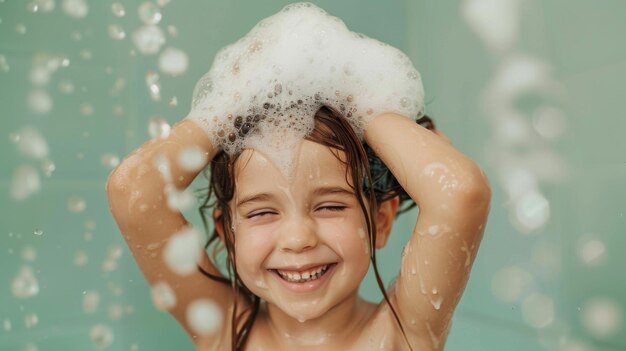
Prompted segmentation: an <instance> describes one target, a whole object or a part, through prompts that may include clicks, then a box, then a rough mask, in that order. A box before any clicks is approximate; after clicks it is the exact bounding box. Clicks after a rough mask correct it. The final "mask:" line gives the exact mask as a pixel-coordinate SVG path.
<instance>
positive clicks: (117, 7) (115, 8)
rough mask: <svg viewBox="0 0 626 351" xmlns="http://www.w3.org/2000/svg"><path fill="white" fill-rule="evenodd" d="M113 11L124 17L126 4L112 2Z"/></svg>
mask: <svg viewBox="0 0 626 351" xmlns="http://www.w3.org/2000/svg"><path fill="white" fill-rule="evenodd" d="M111 12H113V14H114V15H115V16H117V17H124V15H126V10H125V9H124V5H122V4H121V3H119V2H114V3H112V4H111Z"/></svg>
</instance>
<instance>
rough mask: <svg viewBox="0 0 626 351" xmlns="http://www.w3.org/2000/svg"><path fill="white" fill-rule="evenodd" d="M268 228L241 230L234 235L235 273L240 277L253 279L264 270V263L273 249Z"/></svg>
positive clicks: (270, 231)
mask: <svg viewBox="0 0 626 351" xmlns="http://www.w3.org/2000/svg"><path fill="white" fill-rule="evenodd" d="M271 233H272V230H271V229H269V228H266V229H262V228H254V229H243V228H242V230H241V232H240V233H236V234H235V252H236V255H237V272H238V273H239V275H240V276H241V277H242V279H243V277H244V276H246V277H254V276H256V275H257V273H258V271H259V270H262V269H264V262H265V260H266V258H267V257H268V256H269V255H270V253H271V252H272V249H273V244H272V234H271Z"/></svg>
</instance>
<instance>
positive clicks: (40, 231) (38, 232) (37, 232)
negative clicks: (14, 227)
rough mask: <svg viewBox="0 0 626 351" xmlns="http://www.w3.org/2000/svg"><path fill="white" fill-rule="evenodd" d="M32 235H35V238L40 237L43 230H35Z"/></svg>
mask: <svg viewBox="0 0 626 351" xmlns="http://www.w3.org/2000/svg"><path fill="white" fill-rule="evenodd" d="M33 234H35V235H37V236H42V235H43V230H41V229H39V228H37V229H35V230H34V231H33Z"/></svg>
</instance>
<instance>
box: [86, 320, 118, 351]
mask: <svg viewBox="0 0 626 351" xmlns="http://www.w3.org/2000/svg"><path fill="white" fill-rule="evenodd" d="M89 337H90V338H91V341H93V343H94V344H95V345H96V346H97V347H98V348H105V347H109V346H110V345H111V343H113V331H112V330H111V328H110V327H109V326H107V325H104V324H96V325H94V326H93V327H92V328H91V331H90V332H89Z"/></svg>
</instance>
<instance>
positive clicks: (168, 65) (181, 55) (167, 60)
mask: <svg viewBox="0 0 626 351" xmlns="http://www.w3.org/2000/svg"><path fill="white" fill-rule="evenodd" d="M188 64H189V59H188V57H187V53H185V52H184V51H182V50H180V49H177V48H171V47H170V48H167V49H165V50H163V52H162V53H161V55H160V56H159V69H160V70H161V71H162V72H164V73H167V74H170V75H172V76H177V75H180V74H183V73H185V71H186V70H187V66H188Z"/></svg>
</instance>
